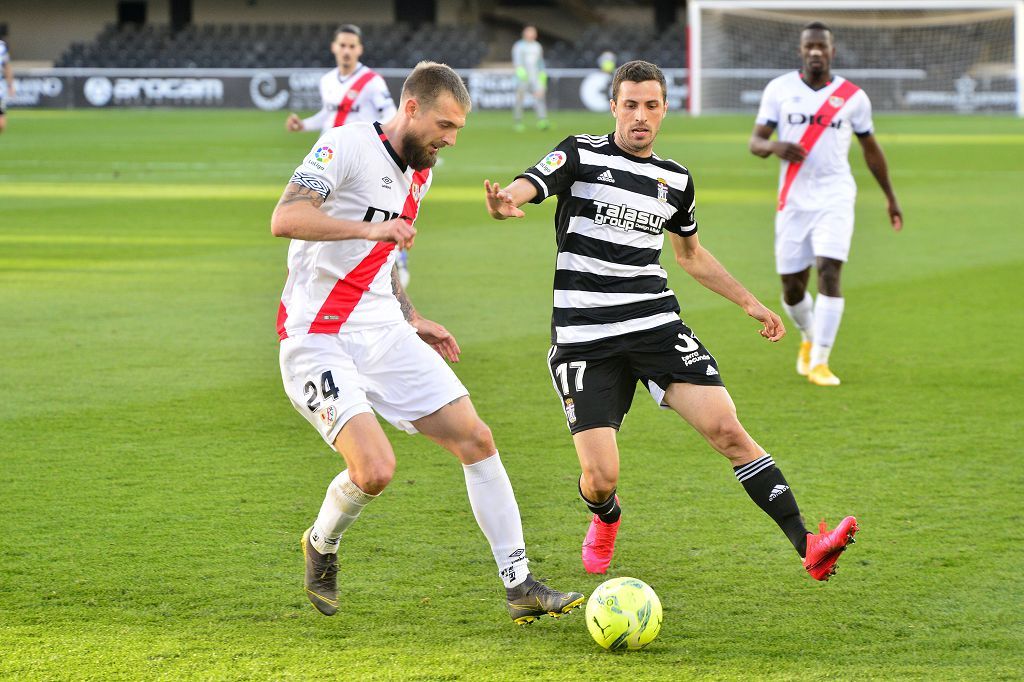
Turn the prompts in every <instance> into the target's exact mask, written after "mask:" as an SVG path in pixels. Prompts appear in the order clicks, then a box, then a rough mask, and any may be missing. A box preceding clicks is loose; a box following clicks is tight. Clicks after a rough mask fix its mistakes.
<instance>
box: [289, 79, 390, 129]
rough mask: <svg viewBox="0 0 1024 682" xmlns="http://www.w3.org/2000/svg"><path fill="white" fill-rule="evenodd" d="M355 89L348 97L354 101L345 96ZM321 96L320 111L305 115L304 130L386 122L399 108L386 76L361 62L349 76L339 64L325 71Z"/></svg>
mask: <svg viewBox="0 0 1024 682" xmlns="http://www.w3.org/2000/svg"><path fill="white" fill-rule="evenodd" d="M353 89H355V91H356V94H355V97H354V98H351V97H349V98H348V99H352V101H348V99H346V97H347V96H348V95H349V93H350V91H352V90H353ZM320 100H321V101H322V102H323V105H322V108H321V109H320V111H318V112H317V113H315V114H313V115H312V116H310V117H309V118H304V119H302V129H303V130H318V129H319V130H320V131H321V132H324V133H325V132H327V131H328V130H330V129H331V128H335V127H337V126H340V125H344V124H346V123H355V122H363V123H373V122H374V121H382V122H386V121H388V120H390V119H391V117H393V116H394V115H395V111H396V110H395V102H394V100H392V99H391V92H390V91H389V90H388V84H387V83H386V82H384V78H383V76H381V75H380V74H378V73H376V72H374V71H373V70H372V69H370V67H368V66H366V65H365V64H363V63H361V62H360V63H359V64H356V68H355V71H353V72H352V73H350V74H349V75H347V76H343V75H341V73H340V72H339V71H338V69H336V68H335V69H331V70H330V71H328V72H327V73H325V74H324V75H323V77H322V78H321V79H320ZM343 105H344V107H343ZM339 111H340V113H339ZM339 118H340V119H341V120H340V121H339V120H338V119H339Z"/></svg>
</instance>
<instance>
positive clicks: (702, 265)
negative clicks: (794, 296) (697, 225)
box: [669, 232, 786, 341]
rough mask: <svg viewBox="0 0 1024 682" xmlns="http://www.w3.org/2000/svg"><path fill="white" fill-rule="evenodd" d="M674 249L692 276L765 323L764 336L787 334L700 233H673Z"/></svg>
mask: <svg viewBox="0 0 1024 682" xmlns="http://www.w3.org/2000/svg"><path fill="white" fill-rule="evenodd" d="M669 236H670V237H671V239H672V250H673V251H675V254H676V262H677V263H679V265H680V266H681V267H682V268H683V270H686V272H687V274H689V275H690V277H693V278H694V279H695V280H697V281H698V282H700V283H701V284H702V285H704V286H705V287H707V288H708V289H710V290H711V291H713V292H715V293H716V294H718V295H720V296H723V297H725V298H727V299H729V300H730V301H732V302H733V303H735V304H736V305H738V306H739V307H741V308H743V310H744V311H746V313H747V315H750V316H751V317H752V318H754V319H755V320H757V321H758V322H760V323H761V325H762V328H761V329H760V330H759V331H760V334H761V336H763V337H764V338H766V339H768V340H769V341H778V340H779V339H781V338H782V337H783V336H785V335H786V328H785V327H784V326H783V325H782V320H781V319H780V318H779V316H778V315H776V314H775V313H773V312H772V311H771V310H769V309H768V308H766V307H765V306H764V305H763V304H762V303H761V302H760V301H758V300H757V298H756V297H755V296H754V295H753V294H752V293H750V292H749V291H747V289H746V287H744V286H743V285H742V284H740V283H739V281H737V280H736V278H734V277H733V276H732V275H730V274H729V272H728V271H727V270H726V269H725V268H724V267H723V266H722V264H721V263H719V262H718V260H717V259H716V258H715V257H714V256H712V255H711V252H710V251H708V250H707V249H705V248H704V247H703V246H701V245H700V240H699V239H698V238H697V235H696V233H694V234H692V235H690V236H689V237H680V236H679V235H677V234H674V233H672V232H670V233H669Z"/></svg>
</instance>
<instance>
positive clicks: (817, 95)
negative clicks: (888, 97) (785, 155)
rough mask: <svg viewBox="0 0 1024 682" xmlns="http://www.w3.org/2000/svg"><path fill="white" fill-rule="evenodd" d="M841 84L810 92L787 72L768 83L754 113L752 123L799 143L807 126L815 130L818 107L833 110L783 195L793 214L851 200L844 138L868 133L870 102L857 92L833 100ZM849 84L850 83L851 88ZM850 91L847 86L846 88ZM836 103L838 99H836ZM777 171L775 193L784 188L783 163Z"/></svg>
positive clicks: (852, 190)
mask: <svg viewBox="0 0 1024 682" xmlns="http://www.w3.org/2000/svg"><path fill="white" fill-rule="evenodd" d="M844 82H846V79H845V78H843V77H842V76H834V77H833V79H832V81H831V82H830V83H829V84H828V85H826V86H825V87H824V88H822V89H820V90H812V89H811V88H810V87H809V86H808V85H807V84H806V83H805V82H804V80H803V78H801V77H800V72H799V71H791V72H789V73H787V74H784V75H782V76H779V77H778V78H776V79H775V80H773V81H771V82H770V83H768V85H767V86H766V87H765V89H764V94H763V95H762V96H761V108H760V109H758V112H757V123H758V125H772V124H774V125H776V131H777V133H778V136H779V140H781V141H783V142H794V143H799V142H800V140H801V138H802V137H804V135H805V134H806V133H807V131H808V127H809V126H812V125H818V126H821V124H822V122H823V119H822V117H821V116H820V115H819V112H821V111H822V108H823V107H826V108H827V107H838V108H839V109H838V111H837V112H836V113H835V114H834V116H833V118H832V121H831V123H830V124H829V123H826V124H825V125H824V126H822V127H823V128H824V130H823V131H820V132H821V136H820V137H818V138H817V140H816V141H815V142H814V144H813V146H812V147H811V149H810V150H809V153H808V154H807V158H806V159H805V160H804V162H803V164H802V167H801V168H800V171H799V172H798V173H797V174H796V177H795V178H794V179H793V182H792V184H791V186H790V188H789V191H788V193H787V195H786V201H785V205H786V207H791V208H793V209H796V210H819V209H822V208H825V207H827V206H829V205H832V204H835V203H837V202H850V203H852V202H853V200H854V199H855V198H856V195H857V186H856V184H855V183H854V181H853V174H852V173H851V172H850V160H849V154H850V140H851V139H852V136H853V134H854V133H856V134H857V135H869V134H871V132H872V129H873V125H874V124H873V123H872V120H871V101H870V100H869V99H868V96H867V95H866V94H865V93H864V91H863V90H860V89H858V90H857V91H856V92H855V93H854V94H853V95H851V96H850V97H849V98H839V97H835V96H834V94H835V92H836V90H838V89H839V87H840V86H841V85H842V84H843V83H844ZM851 85H852V84H851ZM847 87H850V86H847ZM840 100H841V101H840ZM780 166H781V167H780V168H779V191H780V192H781V191H782V189H783V186H784V184H785V179H786V170H787V169H788V168H789V162H788V161H785V160H783V161H782V163H781V164H780Z"/></svg>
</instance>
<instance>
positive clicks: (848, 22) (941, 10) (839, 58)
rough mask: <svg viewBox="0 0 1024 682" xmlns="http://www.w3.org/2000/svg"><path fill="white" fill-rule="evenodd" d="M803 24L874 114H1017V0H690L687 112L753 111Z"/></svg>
mask: <svg viewBox="0 0 1024 682" xmlns="http://www.w3.org/2000/svg"><path fill="white" fill-rule="evenodd" d="M812 21H821V22H824V23H825V24H826V25H828V26H829V28H831V29H832V34H833V39H834V43H835V47H836V57H835V60H834V62H833V64H832V70H833V72H835V73H837V74H839V75H842V76H845V77H847V78H849V79H850V80H852V81H854V82H855V83H857V85H860V86H861V87H863V88H864V90H865V91H866V92H867V93H868V95H869V96H870V97H871V102H872V105H873V109H874V110H875V111H888V112H893V111H903V112H928V111H932V112H956V113H974V112H989V113H991V112H1005V113H1014V112H1015V113H1017V115H1019V116H1024V80H1022V78H1024V73H1022V72H1024V25H1022V24H1024V0H959V2H956V1H951V0H902V1H901V0H831V1H830V0H820V1H817V2H806V1H803V2H801V1H800V0H789V1H788V2H787V1H784V0H783V1H775V0H691V2H690V5H689V10H688V24H689V46H688V53H689V62H690V63H689V68H690V78H689V108H690V112H691V113H693V114H694V115H699V114H700V113H702V112H721V111H753V110H756V109H757V105H758V102H759V101H760V96H761V92H762V90H763V89H764V86H765V84H766V83H767V82H768V81H769V80H771V79H772V78H775V77H776V76H778V75H781V74H782V73H785V72H786V71H790V70H794V69H799V68H800V67H801V64H802V62H801V58H800V55H799V52H798V48H799V41H800V31H801V29H802V27H803V26H804V25H806V24H808V23H810V22H812Z"/></svg>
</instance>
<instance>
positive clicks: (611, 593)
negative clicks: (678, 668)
mask: <svg viewBox="0 0 1024 682" xmlns="http://www.w3.org/2000/svg"><path fill="white" fill-rule="evenodd" d="M587 629H588V630H590V636H591V637H593V638H594V641H595V642H597V643H598V644H600V645H601V646H603V647H604V648H605V649H611V650H613V651H614V650H618V649H643V648H644V647H645V646H647V645H648V644H650V643H651V642H653V641H654V638H655V637H657V636H658V633H659V632H661V600H660V599H658V595H656V594H655V593H654V590H652V589H651V586H650V585H648V584H647V583H645V582H644V581H642V580H637V579H636V578H612V579H611V580H608V581H606V582H603V583H601V585H600V586H599V587H598V588H597V589H596V590H594V593H593V594H592V595H590V599H589V600H588V601H587Z"/></svg>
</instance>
